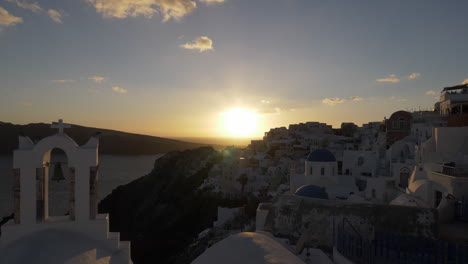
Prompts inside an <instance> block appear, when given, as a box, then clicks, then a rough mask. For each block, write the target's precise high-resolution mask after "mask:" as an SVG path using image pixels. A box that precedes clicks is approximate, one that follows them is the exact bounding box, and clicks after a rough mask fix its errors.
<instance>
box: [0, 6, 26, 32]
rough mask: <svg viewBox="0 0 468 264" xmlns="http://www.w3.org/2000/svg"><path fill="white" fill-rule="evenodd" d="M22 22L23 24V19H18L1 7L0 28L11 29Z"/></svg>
mask: <svg viewBox="0 0 468 264" xmlns="http://www.w3.org/2000/svg"><path fill="white" fill-rule="evenodd" d="M21 22H23V19H22V18H21V17H16V16H14V15H12V14H10V13H8V11H6V10H5V9H4V8H2V7H0V26H6V27H9V26H14V25H15V24H17V23H21Z"/></svg>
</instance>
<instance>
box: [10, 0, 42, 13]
mask: <svg viewBox="0 0 468 264" xmlns="http://www.w3.org/2000/svg"><path fill="white" fill-rule="evenodd" d="M7 2H10V3H14V4H16V5H17V6H18V7H20V8H23V9H27V10H29V11H32V12H34V13H39V12H41V11H42V8H41V6H39V3H38V2H34V3H28V2H26V1H20V0H7Z"/></svg>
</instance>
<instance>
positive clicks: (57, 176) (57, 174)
mask: <svg viewBox="0 0 468 264" xmlns="http://www.w3.org/2000/svg"><path fill="white" fill-rule="evenodd" d="M51 180H52V181H56V182H60V181H61V180H65V177H64V176H63V171H62V163H60V162H57V163H55V168H54V177H52V179H51Z"/></svg>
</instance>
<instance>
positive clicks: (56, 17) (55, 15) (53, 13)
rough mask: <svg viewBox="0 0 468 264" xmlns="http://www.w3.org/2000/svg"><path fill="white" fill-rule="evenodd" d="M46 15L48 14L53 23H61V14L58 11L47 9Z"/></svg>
mask: <svg viewBox="0 0 468 264" xmlns="http://www.w3.org/2000/svg"><path fill="white" fill-rule="evenodd" d="M47 15H49V17H50V19H52V20H53V21H54V22H55V23H63V21H62V14H61V13H60V12H59V11H57V10H55V9H49V10H48V11H47Z"/></svg>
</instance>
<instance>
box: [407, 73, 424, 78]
mask: <svg viewBox="0 0 468 264" xmlns="http://www.w3.org/2000/svg"><path fill="white" fill-rule="evenodd" d="M419 77H421V74H420V73H415V72H413V73H412V74H410V75H408V76H406V79H408V80H414V79H416V78H419Z"/></svg>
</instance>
